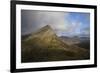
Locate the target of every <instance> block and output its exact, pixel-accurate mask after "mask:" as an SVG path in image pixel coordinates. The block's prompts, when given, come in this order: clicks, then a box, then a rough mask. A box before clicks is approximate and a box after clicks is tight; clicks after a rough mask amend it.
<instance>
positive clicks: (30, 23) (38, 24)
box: [21, 10, 89, 36]
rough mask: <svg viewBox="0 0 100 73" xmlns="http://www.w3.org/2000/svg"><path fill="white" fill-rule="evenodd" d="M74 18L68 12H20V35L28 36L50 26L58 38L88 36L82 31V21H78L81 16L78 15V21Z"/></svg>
mask: <svg viewBox="0 0 100 73" xmlns="http://www.w3.org/2000/svg"><path fill="white" fill-rule="evenodd" d="M70 15H71V16H70ZM74 17H75V14H74V15H72V14H71V13H69V12H66V13H65V12H52V11H34V10H22V11H21V26H22V28H21V33H22V35H24V34H29V33H32V32H35V31H37V30H38V29H40V28H42V27H44V26H46V25H50V26H51V27H52V28H53V29H54V31H55V32H56V34H57V35H59V36H61V35H75V34H80V33H87V34H88V32H86V30H85V29H83V25H84V24H83V22H82V20H81V21H79V18H81V15H79V18H78V19H75V18H74ZM69 18H70V19H69ZM88 18H89V17H88ZM81 31H82V32H81Z"/></svg>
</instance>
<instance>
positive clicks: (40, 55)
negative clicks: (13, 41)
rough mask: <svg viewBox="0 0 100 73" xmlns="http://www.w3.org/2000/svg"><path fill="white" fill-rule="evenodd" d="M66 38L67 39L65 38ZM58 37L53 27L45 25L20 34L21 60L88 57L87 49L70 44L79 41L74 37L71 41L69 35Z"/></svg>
mask: <svg viewBox="0 0 100 73" xmlns="http://www.w3.org/2000/svg"><path fill="white" fill-rule="evenodd" d="M66 38H67V39H66ZM66 38H64V37H58V36H57V35H56V34H55V32H54V31H53V29H52V28H51V27H50V26H49V25H47V26H45V27H43V28H41V29H40V30H38V31H37V32H35V33H32V34H29V35H26V36H22V41H21V47H22V50H21V55H22V60H21V61H22V62H44V61H63V60H83V59H89V58H90V55H89V50H88V49H84V48H81V47H78V46H76V45H70V44H68V43H66V42H65V41H64V39H65V40H66V41H69V43H73V42H74V44H76V43H79V41H78V40H76V38H75V39H74V38H73V40H72V41H71V40H70V38H69V37H66Z"/></svg>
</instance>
